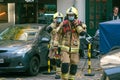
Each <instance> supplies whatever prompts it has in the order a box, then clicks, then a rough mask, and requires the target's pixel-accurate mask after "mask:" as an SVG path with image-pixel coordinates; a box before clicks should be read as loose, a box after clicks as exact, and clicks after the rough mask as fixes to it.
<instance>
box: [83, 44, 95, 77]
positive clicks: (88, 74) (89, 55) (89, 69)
mask: <svg viewBox="0 0 120 80" xmlns="http://www.w3.org/2000/svg"><path fill="white" fill-rule="evenodd" d="M85 76H94V73H92V70H91V43H89V44H88V73H87V74H85Z"/></svg>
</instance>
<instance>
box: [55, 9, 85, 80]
mask: <svg viewBox="0 0 120 80" xmlns="http://www.w3.org/2000/svg"><path fill="white" fill-rule="evenodd" d="M57 32H58V33H59V34H60V37H59V38H60V39H59V41H60V43H59V45H60V48H61V62H62V63H61V72H62V73H61V77H62V80H75V75H76V72H77V64H78V62H79V44H80V43H79V36H83V35H85V34H86V25H85V24H84V23H82V22H81V21H79V20H78V10H77V9H76V8H75V7H70V8H68V9H67V11H66V19H65V20H64V21H63V22H62V23H61V24H60V26H59V27H58V28H57Z"/></svg>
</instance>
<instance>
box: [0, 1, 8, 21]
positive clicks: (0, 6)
mask: <svg viewBox="0 0 120 80" xmlns="http://www.w3.org/2000/svg"><path fill="white" fill-rule="evenodd" d="M7 22H8V6H7V4H6V3H0V23H7Z"/></svg>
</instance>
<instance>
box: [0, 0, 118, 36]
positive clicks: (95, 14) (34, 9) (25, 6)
mask: <svg viewBox="0 0 120 80" xmlns="http://www.w3.org/2000/svg"><path fill="white" fill-rule="evenodd" d="M71 6H75V7H76V8H78V11H79V15H78V18H79V19H80V20H81V21H82V22H84V23H86V24H87V30H88V33H90V34H91V35H94V33H95V31H96V30H97V29H98V28H99V26H98V24H99V23H100V22H103V21H106V17H107V16H108V15H109V13H111V12H112V7H113V6H118V7H120V1H119V0H0V23H3V22H11V23H14V24H18V23H20V24H22V23H42V24H49V23H50V22H51V21H52V16H53V14H54V13H55V12H56V11H59V12H62V13H63V14H64V15H65V13H66V10H67V8H69V7H71Z"/></svg>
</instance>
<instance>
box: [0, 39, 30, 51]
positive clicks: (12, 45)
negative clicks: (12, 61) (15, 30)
mask: <svg viewBox="0 0 120 80" xmlns="http://www.w3.org/2000/svg"><path fill="white" fill-rule="evenodd" d="M28 45H29V46H31V44H30V43H28V42H26V41H14V40H3V41H0V52H6V51H14V50H17V49H20V48H23V47H26V46H28Z"/></svg>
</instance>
